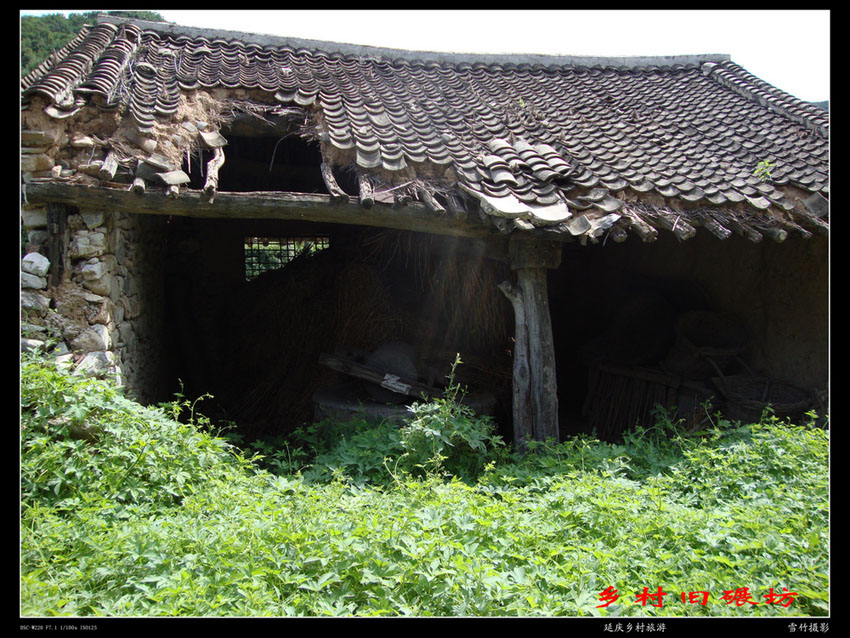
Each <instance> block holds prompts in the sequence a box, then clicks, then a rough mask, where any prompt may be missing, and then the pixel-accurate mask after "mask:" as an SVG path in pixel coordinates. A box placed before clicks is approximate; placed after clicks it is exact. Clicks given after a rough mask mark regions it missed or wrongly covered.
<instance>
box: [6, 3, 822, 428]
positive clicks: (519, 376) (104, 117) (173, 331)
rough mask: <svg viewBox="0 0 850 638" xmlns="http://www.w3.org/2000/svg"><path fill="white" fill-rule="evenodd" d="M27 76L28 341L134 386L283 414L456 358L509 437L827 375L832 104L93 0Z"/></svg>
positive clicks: (784, 393) (779, 400)
mask: <svg viewBox="0 0 850 638" xmlns="http://www.w3.org/2000/svg"><path fill="white" fill-rule="evenodd" d="M21 88H22V112H21V113H22V114H21V129H22V130H21V168H22V176H23V180H22V181H23V186H22V222H23V225H24V228H25V230H26V241H27V250H26V252H27V253H28V254H27V255H26V257H24V259H23V262H22V274H21V284H22V295H21V302H22V337H25V338H33V339H39V338H43V336H44V335H46V334H52V335H53V336H54V337H57V338H59V339H60V340H61V342H62V344H61V345H60V346H59V348H58V350H57V353H59V356H62V357H64V358H65V359H67V360H70V361H73V362H74V364H75V365H77V366H78V367H80V368H82V369H90V370H93V371H95V372H98V371H99V372H102V373H107V374H114V375H117V376H118V377H119V378H120V379H121V381H122V382H123V383H124V385H125V386H126V387H127V389H128V392H129V393H130V394H131V395H133V396H135V397H137V398H138V399H139V400H141V401H143V402H147V401H156V400H165V399H168V398H170V396H171V395H172V393H173V392H175V391H176V390H178V389H179V387H180V386H179V385H178V380H180V382H182V383H184V384H185V388H186V392H187V393H204V392H210V393H212V394H213V395H214V396H215V398H216V401H218V404H219V405H220V407H221V409H222V414H223V415H225V416H226V417H227V418H231V419H235V420H236V421H237V422H239V423H240V426H242V427H245V428H248V429H253V430H252V431H255V432H269V431H280V430H283V429H286V428H288V427H291V426H292V425H293V424H295V423H297V422H298V421H299V420H304V419H309V418H310V417H311V415H312V410H313V409H314V406H313V397H315V396H317V393H320V392H321V391H323V390H324V389H326V388H328V387H331V386H333V387H337V385H339V386H340V387H341V386H344V385H345V383H344V382H343V379H351V378H352V377H351V376H350V375H344V374H342V373H340V372H339V370H340V369H344V370H347V371H349V372H351V371H352V370H355V371H359V372H360V373H363V371H364V370H365V371H366V372H368V371H369V370H373V371H374V370H378V371H379V372H380V373H382V374H383V373H385V372H386V373H392V374H393V376H392V377H387V379H394V380H395V381H394V383H395V387H394V388H393V387H391V388H390V390H391V392H392V393H393V395H392V396H393V397H394V396H396V395H398V394H399V393H403V392H404V384H405V382H416V383H422V384H431V385H433V384H436V383H438V382H439V380H440V379H441V378H442V377H443V376H444V374H445V370H446V368H447V366H449V365H450V364H451V362H452V360H453V358H454V353H457V352H460V353H461V357H462V358H463V360H464V361H465V363H464V364H463V365H462V366H460V368H459V373H460V374H461V377H462V380H464V381H465V382H466V383H468V384H469V386H470V388H471V390H472V391H473V393H474V392H475V391H481V392H485V391H486V392H485V394H487V395H488V396H490V397H492V399H493V402H492V403H491V404H488V409H492V410H493V412H494V413H495V414H496V415H497V416H498V417H499V419H500V422H501V423H502V424H503V425H505V426H506V431H507V432H510V431H511V429H510V428H511V426H510V424H511V423H513V424H514V428H516V430H517V432H518V436H526V435H530V436H535V437H538V438H542V437H544V436H556V435H558V432H559V430H560V431H561V432H569V431H574V430H575V429H578V428H581V427H589V426H593V427H596V428H597V430H598V432H599V433H600V434H601V435H603V436H606V435H611V436H613V435H615V434H616V432H617V431H618V430H619V429H622V428H623V427H627V426H628V425H630V424H631V423H633V422H634V420H635V419H639V418H645V417H646V416H647V415H648V413H649V411H650V410H651V408H652V406H653V405H654V404H655V403H656V402H660V403H661V404H663V405H668V406H671V407H678V409H679V410H680V414H682V415H683V416H686V417H689V418H693V417H695V416H696V417H698V416H699V412H700V411H701V408H700V407H699V405H700V404H701V403H702V402H703V401H705V400H706V399H708V398H710V397H713V400H714V401H715V402H716V403H717V404H718V405H719V404H723V405H725V406H726V407H727V408H729V409H731V408H735V407H737V408H746V407H752V406H751V405H749V406H748V404H752V403H753V402H755V403H756V404H758V402H759V401H761V402H762V403H766V402H771V403H774V404H777V405H780V406H784V407H786V408H788V411H789V413H790V412H793V411H799V410H801V409H804V408H808V407H812V406H814V405H815V401H816V399H817V398H818V397H820V399H821V401H822V400H823V397H824V396H825V393H826V389H827V384H828V285H829V281H828V274H829V253H828V245H829V244H828V224H829V213H828V211H829V202H828V197H829V115H828V113H827V112H826V111H823V110H821V109H819V108H817V107H815V106H813V105H810V104H807V103H804V102H801V101H800V100H798V99H796V98H794V97H792V96H790V95H788V94H786V93H784V92H782V91H780V90H778V89H776V88H774V87H772V86H770V85H768V84H766V83H765V82H763V81H761V80H760V79H758V78H756V77H754V76H753V75H751V74H750V73H748V72H747V71H746V70H745V69H743V68H741V67H740V66H739V65H737V64H736V63H735V62H734V61H732V60H730V59H729V57H728V56H724V55H707V56H702V57H700V56H687V57H673V58H653V59H636V58H612V59H598V58H593V59H589V58H560V57H558V58H552V57H543V56H539V57H537V56H535V57H526V58H511V59H505V58H493V57H490V58H487V57H484V56H473V55H455V54H437V53H422V52H404V51H390V50H383V49H373V48H369V47H354V46H351V45H337V44H333V43H327V42H305V41H292V40H286V39H283V38H271V37H268V36H254V35H249V34H242V33H229V32H219V31H215V32H213V31H208V30H199V29H190V28H183V27H176V26H174V25H169V24H160V23H150V22H139V21H131V20H124V19H119V18H108V17H103V18H102V19H101V21H99V23H98V24H95V25H91V26H89V27H87V28H86V29H84V30H83V31H82V32H81V33H80V34H79V35H78V36H77V37H76V38H75V39H74V40H73V41H72V42H71V43H69V44H68V45H67V46H66V47H65V48H63V49H62V50H60V51H57V52H56V54H55V56H53V58H52V59H51V60H48V61H46V62H45V63H44V64H42V65H41V66H40V67H38V68H37V69H35V70H34V71H33V72H32V73H30V74H29V75H27V76H26V77H25V78H23V80H22V84H21ZM399 343H403V344H407V345H406V346H404V347H402V346H398V345H396V344H399ZM63 352H66V353H67V354H62V353H63ZM387 352H389V354H390V356H389V357H388V358H385V359H383V360H382V359H381V357H380V356H376V355H378V354H383V353H387ZM327 355H331V357H330V358H329V357H328V356H327ZM331 364H333V365H331ZM349 364H350V365H349ZM357 365H365V366H366V368H363V369H359V368H357ZM347 366H349V367H347ZM351 366H353V367H351ZM361 376H362V374H361ZM388 384H389V385H390V386H392V385H393V383H390V382H388ZM399 384H400V385H399ZM750 386H754V387H755V390H752V388H750ZM367 387H369V386H367ZM371 387H372V389H373V390H374V389H375V387H376V386H374V385H373V386H371ZM407 387H408V388H410V387H414V388H415V387H418V386H412V385H411V384H410V383H408V385H407ZM400 388H401V389H400ZM745 391H746V392H750V393H751V394H752V392H755V395H752V396H750V395H746V392H745ZM736 392H737V394H736ZM742 393H743V394H742ZM367 398H369V400H374V401H380V399H379V398H376V396H375V393H371V394H370V395H369V397H367ZM738 399H740V400H738Z"/></svg>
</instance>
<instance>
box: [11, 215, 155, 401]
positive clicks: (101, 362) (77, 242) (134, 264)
mask: <svg viewBox="0 0 850 638" xmlns="http://www.w3.org/2000/svg"><path fill="white" fill-rule="evenodd" d="M22 223H23V226H24V230H25V232H26V240H27V243H26V246H25V250H24V252H25V255H24V257H23V258H22V260H21V347H22V348H32V347H35V346H38V345H45V344H49V347H50V350H51V352H52V353H53V354H54V355H55V356H56V358H57V360H58V361H60V362H62V363H64V364H67V365H70V366H73V367H74V368H75V371H77V372H79V373H88V374H94V375H97V376H110V377H113V378H114V379H115V380H116V381H117V382H118V383H120V384H122V385H123V386H124V387H125V389H126V390H127V391H128V393H130V394H132V395H133V396H134V397H135V398H136V399H138V400H149V399H152V398H153V397H155V396H156V395H157V393H158V391H159V387H160V385H161V381H162V380H161V379H158V378H157V377H158V375H157V372H156V371H157V370H158V367H157V359H158V357H159V356H161V355H160V354H159V353H160V348H159V346H160V338H161V331H162V327H163V326H164V312H165V311H164V304H163V302H162V297H163V295H164V291H163V275H162V267H161V264H162V263H163V259H162V257H163V252H164V242H163V241H162V236H163V232H164V224H165V223H166V220H165V219H164V218H151V217H148V216H144V215H126V214H112V213H105V212H102V211H78V212H76V211H73V210H69V212H68V214H67V215H66V217H65V227H66V232H65V236H64V240H65V241H66V242H67V244H66V245H67V250H66V251H65V254H66V255H67V257H66V260H67V263H65V264H62V265H61V271H62V273H63V274H62V277H61V279H60V280H59V281H58V283H56V284H55V285H52V286H51V285H49V284H48V282H49V275H50V269H51V268H57V267H59V266H60V265H59V264H51V263H50V261H49V260H48V258H47V257H46V254H47V248H46V243H47V240H48V232H47V213H46V210H45V209H43V208H36V209H27V208H26V207H25V209H24V210H23V212H22Z"/></svg>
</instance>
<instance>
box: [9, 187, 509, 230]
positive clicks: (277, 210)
mask: <svg viewBox="0 0 850 638" xmlns="http://www.w3.org/2000/svg"><path fill="white" fill-rule="evenodd" d="M24 188H25V191H24V194H25V197H26V201H27V202H28V203H29V204H31V205H32V204H35V205H39V204H47V203H51V202H54V203H62V204H68V205H70V206H76V207H78V208H87V209H91V210H101V211H102V210H113V211H120V212H125V213H137V214H145V215H176V216H179V217H199V218H226V219H283V220H302V221H314V222H323V223H332V224H354V225H361V226H376V227H381V228H393V229H397V230H411V231H416V232H424V233H432V234H437V235H453V236H459V237H488V236H499V234H498V232H496V231H495V229H494V228H493V227H492V226H489V225H485V224H480V223H474V222H470V221H467V220H465V219H458V218H456V217H454V216H452V215H440V216H437V215H435V214H434V213H433V212H432V211H431V210H429V208H428V206H427V205H425V204H423V203H421V202H416V201H409V202H407V203H405V204H399V203H397V204H396V205H393V206H389V205H385V204H379V203H377V202H376V203H375V204H374V205H373V206H372V207H370V208H364V207H363V206H362V205H361V204H360V202H357V201H339V200H338V199H336V198H334V197H333V196H331V195H327V194H317V193H312V194H305V193H289V192H279V191H273V192H266V191H263V192H245V193H234V192H223V191H217V192H215V203H211V202H210V201H209V197H208V195H207V194H206V193H204V192H203V191H198V190H181V191H180V193H179V195H177V196H176V197H168V196H167V195H166V193H164V192H162V191H153V190H151V189H147V191H146V192H145V193H144V195H142V196H140V195H139V194H137V193H134V192H132V191H131V190H129V189H127V187H126V185H123V184H122V185H121V188H113V187H108V186H87V185H82V184H68V183H59V182H31V183H29V184H26V185H25V187H24Z"/></svg>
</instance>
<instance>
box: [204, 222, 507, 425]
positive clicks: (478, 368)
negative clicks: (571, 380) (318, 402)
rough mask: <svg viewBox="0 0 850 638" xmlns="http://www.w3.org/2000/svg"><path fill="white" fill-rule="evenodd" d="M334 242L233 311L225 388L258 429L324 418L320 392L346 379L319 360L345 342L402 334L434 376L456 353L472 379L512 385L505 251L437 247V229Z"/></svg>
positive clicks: (244, 293)
mask: <svg viewBox="0 0 850 638" xmlns="http://www.w3.org/2000/svg"><path fill="white" fill-rule="evenodd" d="M346 239H347V241H340V242H334V241H333V240H332V241H331V247H330V248H327V249H325V250H322V251H319V252H317V253H315V254H312V255H302V256H300V257H298V258H296V259H295V260H293V261H291V262H290V263H289V264H287V265H286V266H285V267H284V268H281V269H280V270H276V271H272V272H267V273H264V274H262V275H260V276H259V277H257V278H256V279H254V280H252V281H251V282H248V283H246V284H245V285H244V287H243V288H242V290H241V291H240V292H239V293H238V294H237V295H236V296H235V298H234V300H233V305H232V306H231V307H230V308H229V310H228V312H227V315H228V317H227V319H226V325H227V326H228V330H227V333H228V334H227V337H226V340H227V345H226V353H227V359H228V361H229V364H230V365H229V368H228V369H227V370H225V371H224V372H223V373H222V377H221V382H220V384H219V386H220V387H219V389H218V393H217V396H218V397H220V398H221V399H222V403H224V404H225V405H227V406H228V416H229V418H230V419H232V420H234V421H236V423H238V424H239V428H240V430H241V431H243V432H245V433H246V434H248V435H252V434H267V433H284V432H286V431H288V430H289V429H291V428H292V427H294V426H297V425H300V424H301V423H303V422H305V421H308V420H310V419H311V417H312V400H311V398H312V396H313V394H314V393H315V392H316V391H318V390H319V389H321V388H323V387H325V386H326V385H328V384H331V383H334V382H337V381H339V380H340V377H339V373H336V372H333V371H331V370H329V369H327V368H325V367H323V366H321V365H319V363H318V360H319V355H320V354H322V353H324V352H327V353H332V352H334V351H335V350H336V349H338V348H344V349H351V350H354V351H364V352H374V351H375V350H376V349H377V348H378V347H379V346H381V345H383V344H385V343H388V342H391V341H403V342H405V343H408V344H410V345H411V346H413V348H414V350H415V351H416V354H417V358H418V364H420V365H422V368H421V369H420V370H419V372H420V376H421V378H422V379H423V380H425V379H426V376H425V375H427V374H428V372H431V371H434V370H436V376H434V379H433V380H434V381H436V382H437V383H440V382H444V381H445V379H444V375H445V374H447V373H448V371H449V368H450V366H451V363H452V362H453V360H454V355H455V353H460V354H461V356H462V358H463V360H464V362H466V364H465V365H464V366H461V367H462V368H463V369H462V370H458V377H459V379H460V380H461V382H463V383H466V384H468V385H470V386H478V387H484V388H487V389H488V390H491V391H494V390H495V391H497V393H498V389H499V388H500V387H502V386H505V387H509V385H510V369H511V360H510V354H509V352H508V351H509V349H510V347H511V333H512V329H513V317H512V314H511V311H510V306H509V304H508V303H507V302H506V300H505V299H504V297H502V295H501V294H500V293H499V290H498V288H497V284H498V283H499V282H500V281H502V280H503V279H505V278H506V277H507V276H509V273H506V272H503V271H502V269H500V268H499V267H497V266H496V265H495V262H493V261H488V260H484V259H477V258H474V257H464V256H452V255H447V254H445V251H442V252H438V251H432V250H431V243H430V242H431V241H432V240H430V239H429V238H428V236H422V235H418V236H414V234H412V233H399V232H390V231H379V232H374V231H373V232H370V233H366V234H363V235H362V236H361V235H358V236H357V237H356V238H352V237H347V238H346Z"/></svg>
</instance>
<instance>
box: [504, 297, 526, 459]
mask: <svg viewBox="0 0 850 638" xmlns="http://www.w3.org/2000/svg"><path fill="white" fill-rule="evenodd" d="M499 290H501V291H502V293H503V294H504V295H505V297H507V298H508V301H510V302H511V305H512V306H513V309H514V322H515V326H516V329H515V336H514V367H513V397H512V404H513V405H512V407H513V420H514V423H513V426H514V445H515V446H516V449H517V450H518V451H519V452H520V453H525V451H526V450H527V449H528V441H530V440H531V439H532V434H533V429H532V414H531V371H530V370H529V364H528V324H527V323H526V321H525V307H524V305H523V301H522V293H521V291H520V290H519V289H517V288H516V286H514V285H513V284H512V283H511V282H509V281H503V282H502V283H500V284H499Z"/></svg>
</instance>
